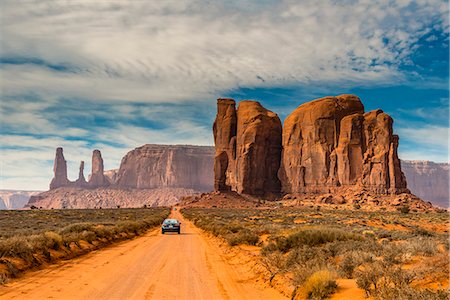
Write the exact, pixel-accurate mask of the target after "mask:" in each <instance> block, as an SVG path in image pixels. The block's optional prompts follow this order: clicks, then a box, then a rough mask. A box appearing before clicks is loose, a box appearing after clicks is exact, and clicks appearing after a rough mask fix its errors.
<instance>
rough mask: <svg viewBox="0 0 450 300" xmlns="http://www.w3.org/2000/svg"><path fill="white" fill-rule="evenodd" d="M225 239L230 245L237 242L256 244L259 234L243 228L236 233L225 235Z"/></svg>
mask: <svg viewBox="0 0 450 300" xmlns="http://www.w3.org/2000/svg"><path fill="white" fill-rule="evenodd" d="M225 239H226V240H227V242H228V244H229V245H230V246H235V245H239V244H247V245H256V244H257V243H258V241H259V236H258V235H257V234H256V233H254V232H252V231H250V230H248V229H244V230H241V231H238V232H237V233H232V234H228V235H226V236H225Z"/></svg>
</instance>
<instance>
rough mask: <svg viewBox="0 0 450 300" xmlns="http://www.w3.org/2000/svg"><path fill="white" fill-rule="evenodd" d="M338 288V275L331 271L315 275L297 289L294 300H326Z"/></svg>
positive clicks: (322, 271) (323, 271)
mask: <svg viewBox="0 0 450 300" xmlns="http://www.w3.org/2000/svg"><path fill="white" fill-rule="evenodd" d="M336 288H337V283H336V275H335V274H334V273H333V272H332V271H329V270H320V271H317V272H315V273H313V274H312V275H311V276H310V277H308V279H306V281H305V283H304V284H303V285H302V286H300V287H299V288H297V289H296V291H295V295H294V297H293V298H294V299H326V298H327V297H328V296H329V295H330V294H332V293H333V292H334V291H335V290H336Z"/></svg>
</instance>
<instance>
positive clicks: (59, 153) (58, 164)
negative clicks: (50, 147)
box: [50, 147, 70, 190]
mask: <svg viewBox="0 0 450 300" xmlns="http://www.w3.org/2000/svg"><path fill="white" fill-rule="evenodd" d="M53 173H54V176H53V179H52V181H51V182H50V189H51V190H52V189H56V188H58V187H63V186H68V185H69V184H70V181H69V179H68V178H67V162H66V160H65V158H64V154H63V148H61V147H59V148H56V155H55V162H54V164H53Z"/></svg>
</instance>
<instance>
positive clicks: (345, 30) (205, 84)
mask: <svg viewBox="0 0 450 300" xmlns="http://www.w3.org/2000/svg"><path fill="white" fill-rule="evenodd" d="M442 3H443V1H423V2H422V1H421V2H420V3H418V2H416V3H415V4H414V5H413V6H414V7H416V8H414V9H410V8H408V3H407V2H404V3H403V2H402V3H400V2H397V1H346V2H335V1H321V2H317V1H302V2H298V1H282V2H273V3H272V2H265V3H262V4H259V5H258V4H252V3H249V2H245V3H241V2H232V3H226V2H224V3H220V2H214V1H212V2H210V1H183V2H182V3H181V2H180V1H164V2H161V1H157V2H152V1H133V2H131V1H128V2H127V1H95V2H93V1H80V0H77V1H42V0H40V1H23V2H21V3H20V5H18V3H17V1H6V2H4V3H3V4H2V6H3V13H2V19H3V20H2V31H3V32H2V33H3V38H2V46H3V50H2V52H3V55H4V56H6V57H8V56H25V57H37V58H39V59H42V60H44V61H46V62H49V63H52V64H55V65H57V64H65V65H68V66H69V68H73V70H72V69H71V70H72V71H73V72H72V73H64V74H61V72H58V71H56V70H54V69H52V68H45V66H34V67H31V66H17V65H10V66H8V67H4V68H3V71H2V72H3V75H2V77H3V80H4V82H3V83H2V88H3V92H4V93H6V94H8V95H9V94H16V93H19V92H23V91H24V90H32V91H33V92H35V93H40V94H43V95H54V94H57V95H61V96H74V95H75V96H77V97H85V98H88V99H107V100H111V99H113V100H114V99H121V100H131V101H133V100H134V101H180V100H186V99H190V100H193V99H199V100H200V99H201V100H203V99H207V98H216V95H217V94H218V93H220V92H222V91H226V90H229V89H234V88H238V87H240V86H246V87H257V86H266V87H267V86H285V85H292V84H298V83H303V84H308V83H310V82H353V83H354V84H356V83H357V84H358V85H361V84H364V83H367V82H372V83H373V82H377V84H380V83H389V82H392V81H401V80H402V78H403V74H402V73H401V72H399V70H398V68H397V67H398V65H399V64H401V63H402V62H404V60H405V59H406V58H407V56H408V55H409V54H410V53H411V47H412V46H413V45H414V43H415V42H416V41H417V39H418V38H419V37H420V36H421V35H422V34H424V33H425V32H427V31H428V30H429V28H430V26H431V24H432V23H434V24H435V23H436V20H442V21H443V24H442V25H441V26H442V28H443V29H444V30H446V29H447V27H446V25H447V21H446V20H447V18H446V14H447V9H446V6H445V5H443V4H442ZM386 40H389V42H388V43H385V41H386Z"/></svg>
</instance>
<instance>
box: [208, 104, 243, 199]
mask: <svg viewBox="0 0 450 300" xmlns="http://www.w3.org/2000/svg"><path fill="white" fill-rule="evenodd" d="M236 131H237V116H236V102H235V101H234V100H233V99H217V116H216V120H215V121H214V125H213V134H214V144H215V151H216V154H215V157H214V189H215V190H216V191H227V190H231V185H235V184H236V183H235V182H231V180H232V179H231V178H233V179H234V177H235V176H234V174H235V170H234V167H235V166H234V164H230V163H229V161H230V160H235V159H236ZM231 174H233V176H231ZM227 181H228V182H227Z"/></svg>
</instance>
